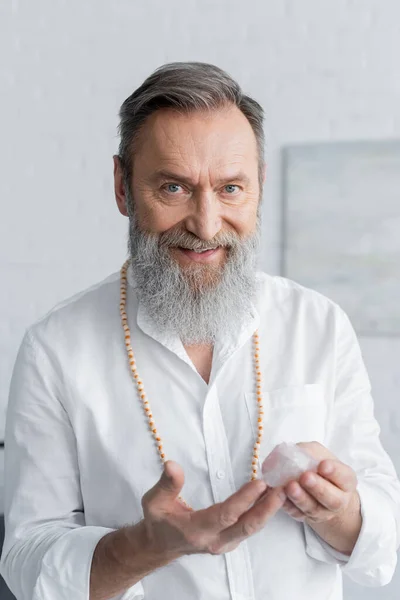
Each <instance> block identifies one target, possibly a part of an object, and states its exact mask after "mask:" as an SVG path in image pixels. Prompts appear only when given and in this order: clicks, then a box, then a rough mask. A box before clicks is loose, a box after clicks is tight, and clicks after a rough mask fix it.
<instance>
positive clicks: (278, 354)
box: [1, 271, 400, 600]
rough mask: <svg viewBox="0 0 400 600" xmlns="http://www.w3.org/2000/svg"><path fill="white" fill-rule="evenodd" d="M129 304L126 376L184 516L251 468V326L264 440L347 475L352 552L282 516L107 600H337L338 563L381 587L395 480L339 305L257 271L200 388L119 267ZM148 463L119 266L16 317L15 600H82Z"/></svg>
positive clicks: (392, 537)
mask: <svg viewBox="0 0 400 600" xmlns="http://www.w3.org/2000/svg"><path fill="white" fill-rule="evenodd" d="M128 274H129V283H130V285H129V286H128V299H127V313H128V319H129V324H130V328H131V332H132V345H133V350H134V353H135V356H136V361H137V365H138V371H139V374H140V376H141V378H142V379H143V382H144V386H145V390H146V392H147V396H148V398H149V401H150V404H151V408H152V412H153V415H154V418H155V421H156V425H157V427H158V430H159V432H160V433H161V436H162V439H163V442H164V448H165V453H166V456H167V458H170V459H173V460H175V461H177V462H178V463H179V464H180V465H181V466H182V467H183V469H184V472H185V476H186V481H185V486H184V488H183V493H182V495H183V497H184V498H185V500H186V501H187V502H188V503H189V504H191V505H192V507H193V508H194V509H201V508H205V507H207V506H210V505H211V504H213V503H215V502H220V501H222V500H224V499H225V498H227V497H228V496H230V495H231V494H232V493H234V492H235V491H236V490H237V489H238V488H239V487H240V486H242V485H243V484H244V483H245V482H246V481H247V480H248V479H249V477H250V461H251V453H252V447H253V444H254V441H255V427H256V422H257V406H256V398H255V379H254V371H253V344H252V334H253V332H254V331H255V329H256V328H258V330H259V333H260V341H261V363H262V375H263V397H264V405H265V415H264V418H265V423H264V437H263V442H262V448H261V452H260V462H261V461H262V460H263V459H264V458H265V456H266V455H267V454H268V453H269V452H270V451H271V450H272V449H273V448H274V446H275V445H276V444H278V443H280V442H282V441H287V442H300V441H313V440H316V441H319V442H321V443H322V444H324V445H325V446H326V447H327V448H329V449H330V450H331V451H332V452H333V453H334V454H335V455H336V456H337V457H338V458H339V459H340V460H342V461H343V462H344V463H346V464H348V465H350V466H351V467H352V468H353V469H354V470H355V471H356V473H357V476H358V482H359V483H358V491H359V494H360V498H361V507H362V516H363V525H362V529H361V533H360V536H359V538H358V541H357V544H356V546H355V548H354V550H353V553H352V555H351V557H350V558H349V557H346V556H344V555H342V554H340V553H338V552H336V551H335V550H334V549H333V548H331V547H330V546H328V544H326V543H325V542H323V541H322V539H321V538H319V537H318V536H317V535H316V534H315V533H314V532H313V530H312V529H311V528H310V527H309V526H307V525H305V524H303V523H300V522H297V521H295V520H294V519H292V518H291V517H290V516H288V515H287V514H286V513H284V512H283V511H282V510H280V511H279V512H278V513H277V514H276V515H275V516H274V517H273V518H272V519H271V520H270V521H269V522H268V523H267V525H266V526H265V527H264V529H263V530H262V531H260V532H258V533H257V534H255V535H254V536H252V537H250V538H249V539H248V540H247V541H245V542H242V543H241V544H240V545H239V547H238V548H237V549H236V550H234V551H232V552H229V553H227V554H224V555H220V556H212V555H191V556H184V557H183V558H181V559H179V560H177V561H176V562H174V563H171V564H170V565H168V566H166V567H164V568H161V569H159V570H157V571H156V572H154V573H152V574H150V575H149V576H147V577H145V578H143V580H142V581H140V582H139V583H137V584H136V585H134V586H133V587H131V588H129V589H128V590H126V591H125V592H124V593H123V594H120V595H119V596H117V597H115V598H118V600H133V599H136V600H138V599H141V598H144V599H145V600H165V599H166V598H168V599H171V600H189V599H190V600H228V599H229V600H294V599H296V600H325V599H326V600H328V599H329V600H339V599H341V598H342V573H347V575H348V576H349V577H351V578H352V579H353V580H354V581H356V582H358V583H360V584H362V585H367V586H380V585H385V584H386V583H388V582H389V581H390V579H391V578H392V576H393V572H394V569H395V566H396V549H397V548H398V547H399V545H400V484H399V481H398V479H397V477H396V472H395V469H394V467H393V464H392V462H391V460H390V458H389V457H388V455H387V454H386V452H385V451H384V450H383V448H382V446H381V443H380V440H379V432H380V429H379V425H378V423H377V422H376V420H375V419H374V415H373V400H372V397H371V394H370V383H369V380H368V375H367V373H366V370H365V367H364V363H363V360H362V356H361V352H360V348H359V345H358V342H357V338H356V335H355V333H354V330H353V328H352V326H351V324H350V322H349V320H348V318H347V316H346V314H345V313H344V312H343V310H342V309H341V308H340V307H339V306H338V305H336V304H335V303H334V302H332V301H331V300H329V299H327V298H326V297H324V296H322V295H321V294H319V293H317V292H315V291H313V290H310V289H307V288H304V287H302V286H300V285H298V284H296V283H294V282H293V281H290V280H288V279H285V278H282V277H272V276H269V275H266V274H264V273H259V275H258V280H259V291H258V296H257V300H256V302H255V303H254V309H253V311H252V314H251V315H249V318H248V320H247V321H246V323H245V324H244V325H243V327H241V328H238V331H237V333H236V334H235V335H234V336H232V337H227V338H226V339H224V340H220V342H219V343H218V344H217V345H216V347H215V351H214V357H213V364H212V372H211V378H210V382H209V384H208V385H207V384H206V383H205V381H204V380H203V379H202V378H201V376H200V375H199V374H198V372H197V371H196V369H195V367H194V365H193V364H192V362H191V360H190V358H189V357H188V355H187V353H186V352H185V349H184V347H183V346H182V343H181V342H180V340H179V339H177V338H170V337H167V336H166V335H164V334H163V332H161V331H157V329H156V328H155V327H154V325H153V323H152V322H151V321H150V319H149V318H148V316H146V310H145V307H144V306H143V305H141V304H140V303H139V304H138V302H137V299H136V296H135V293H134V290H133V288H132V274H131V272H130V271H129V273H128ZM161 470H162V467H161V462H160V459H159V457H158V455H157V451H156V447H155V442H154V440H153V438H152V437H151V435H150V432H149V429H148V424H147V421H146V417H145V415H144V411H143V407H142V405H141V403H140V400H139V398H138V395H137V391H136V388H135V386H134V384H133V380H132V376H131V373H130V370H129V368H128V362H127V355H126V349H125V345H124V337H123V330H122V327H121V322H120V314H119V272H117V273H115V274H113V275H111V276H110V277H108V278H107V279H105V280H104V281H102V282H100V283H98V284H97V285H95V286H93V287H91V288H89V289H88V290H85V291H84V292H82V293H80V294H78V295H76V296H74V297H73V298H72V299H69V300H67V301H65V302H63V303H61V304H59V305H57V306H56V307H55V308H54V309H52V311H50V312H49V313H48V314H47V315H45V316H44V317H43V318H42V319H41V320H40V321H38V322H36V323H35V324H34V325H32V326H31V327H30V328H29V329H28V330H27V331H26V334H25V336H24V338H23V341H22V344H21V346H20V349H19V353H18V357H17V360H16V364H15V367H14V371H13V376H12V382H11V388H10V398H9V405H8V410H7V421H6V437H5V477H6V486H5V520H6V538H5V543H4V547H3V553H2V557H1V574H2V575H3V577H4V579H5V580H6V582H7V584H8V585H9V587H10V588H11V590H12V591H13V592H14V594H15V595H16V597H17V599H18V600H71V599H73V600H89V573H90V565H91V559H92V555H93V552H94V549H95V546H96V544H97V543H98V541H99V539H100V538H101V537H102V536H104V535H105V534H106V533H108V532H109V531H111V530H113V529H117V528H118V527H120V526H122V525H124V524H128V523H135V522H137V521H139V520H140V519H141V518H142V516H143V515H142V509H141V498H142V496H143V494H144V493H145V492H146V490H148V489H149V488H150V487H152V486H153V485H154V484H155V483H156V482H157V480H158V479H159V477H160V475H161Z"/></svg>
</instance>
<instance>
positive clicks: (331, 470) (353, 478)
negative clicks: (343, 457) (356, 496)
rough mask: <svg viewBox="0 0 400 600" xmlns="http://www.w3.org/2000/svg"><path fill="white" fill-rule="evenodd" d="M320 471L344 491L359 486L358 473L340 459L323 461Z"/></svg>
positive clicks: (349, 490)
mask: <svg viewBox="0 0 400 600" xmlns="http://www.w3.org/2000/svg"><path fill="white" fill-rule="evenodd" d="M318 473H319V474H320V475H322V476H323V477H324V478H325V479H328V480H329V481H331V482H332V483H333V484H334V485H336V486H337V487H338V488H340V489H341V490H343V491H344V492H353V491H354V490H355V489H356V487H357V475H356V474H355V472H354V471H353V469H352V468H351V467H349V466H348V465H346V464H344V463H342V462H341V461H339V460H330V459H328V460H323V461H321V462H320V463H319V465H318Z"/></svg>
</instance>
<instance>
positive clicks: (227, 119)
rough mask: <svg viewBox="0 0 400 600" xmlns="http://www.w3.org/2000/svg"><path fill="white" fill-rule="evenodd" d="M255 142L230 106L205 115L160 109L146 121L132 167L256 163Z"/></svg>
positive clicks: (240, 115)
mask: <svg viewBox="0 0 400 600" xmlns="http://www.w3.org/2000/svg"><path fill="white" fill-rule="evenodd" d="M257 160H258V154H257V142H256V137H255V135H254V132H253V130H252V128H251V125H250V123H249V121H248V120H247V118H246V117H245V115H244V114H243V113H242V112H241V111H240V110H239V109H238V108H237V107H236V106H229V107H226V108H222V109H220V110H215V111H208V112H191V113H188V114H183V113H179V112H177V111H176V110H173V109H169V108H168V109H161V110H158V111H156V112H154V113H153V114H152V115H150V117H149V118H148V119H147V120H146V122H145V124H144V126H143V128H142V130H141V131H140V134H139V137H138V145H137V148H136V151H135V160H134V163H136V164H137V166H138V167H139V166H140V165H142V166H146V165H147V166H148V167H151V166H155V165H157V166H159V165H160V164H165V165H172V164H174V165H180V166H183V165H187V166H188V167H192V168H195V167H196V166H197V167H199V166H201V167H207V166H208V165H210V166H211V165H213V166H216V167H223V166H224V164H227V165H230V164H233V163H235V164H241V165H245V164H246V163H248V164H251V165H253V164H254V161H256V162H257Z"/></svg>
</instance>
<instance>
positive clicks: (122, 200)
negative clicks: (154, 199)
mask: <svg viewBox="0 0 400 600" xmlns="http://www.w3.org/2000/svg"><path fill="white" fill-rule="evenodd" d="M113 161H114V192H115V200H116V202H117V206H118V210H119V212H120V213H121V215H124V216H125V217H127V216H128V211H127V210H126V196H125V187H124V178H123V174H122V166H121V161H120V158H119V156H118V155H116V154H115V155H114V156H113Z"/></svg>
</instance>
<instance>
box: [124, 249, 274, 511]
mask: <svg viewBox="0 0 400 600" xmlns="http://www.w3.org/2000/svg"><path fill="white" fill-rule="evenodd" d="M129 262H130V259H128V260H126V261H125V262H124V264H123V265H122V267H121V281H120V290H121V292H120V304H119V308H120V313H121V320H122V327H123V329H124V335H125V346H126V350H127V353H128V359H129V366H130V370H131V373H132V376H133V379H134V382H135V383H136V387H137V390H138V394H139V398H140V399H141V401H142V405H143V408H144V411H145V415H146V416H147V419H148V423H149V427H150V431H151V433H152V435H153V437H154V440H155V442H156V445H157V451H158V454H159V456H160V459H161V462H162V463H163V464H164V463H165V461H166V460H167V459H166V457H165V452H164V447H163V443H162V440H161V436H160V434H159V432H158V430H157V427H156V424H155V421H154V417H153V413H152V411H151V408H150V403H149V401H148V399H147V396H146V393H145V391H144V385H143V381H142V380H141V379H140V377H139V374H138V372H137V368H136V361H135V357H134V354H133V350H132V346H131V332H130V329H129V325H128V317H127V314H126V310H125V306H126V293H127V270H128V266H129ZM253 342H254V370H255V379H256V398H257V404H258V416H257V438H256V442H255V444H254V448H253V454H252V457H251V476H250V480H251V481H254V480H255V479H257V469H258V457H259V450H260V444H261V439H262V435H263V425H262V423H263V414H264V411H263V401H262V384H261V368H260V339H259V336H258V331H255V332H254V334H253ZM179 500H181V501H182V502H183V503H184V504H185V505H186V506H187V507H188V508H190V509H191V510H193V509H192V507H191V506H190V505H189V504H188V503H187V502H185V500H184V499H183V498H182V496H179Z"/></svg>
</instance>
